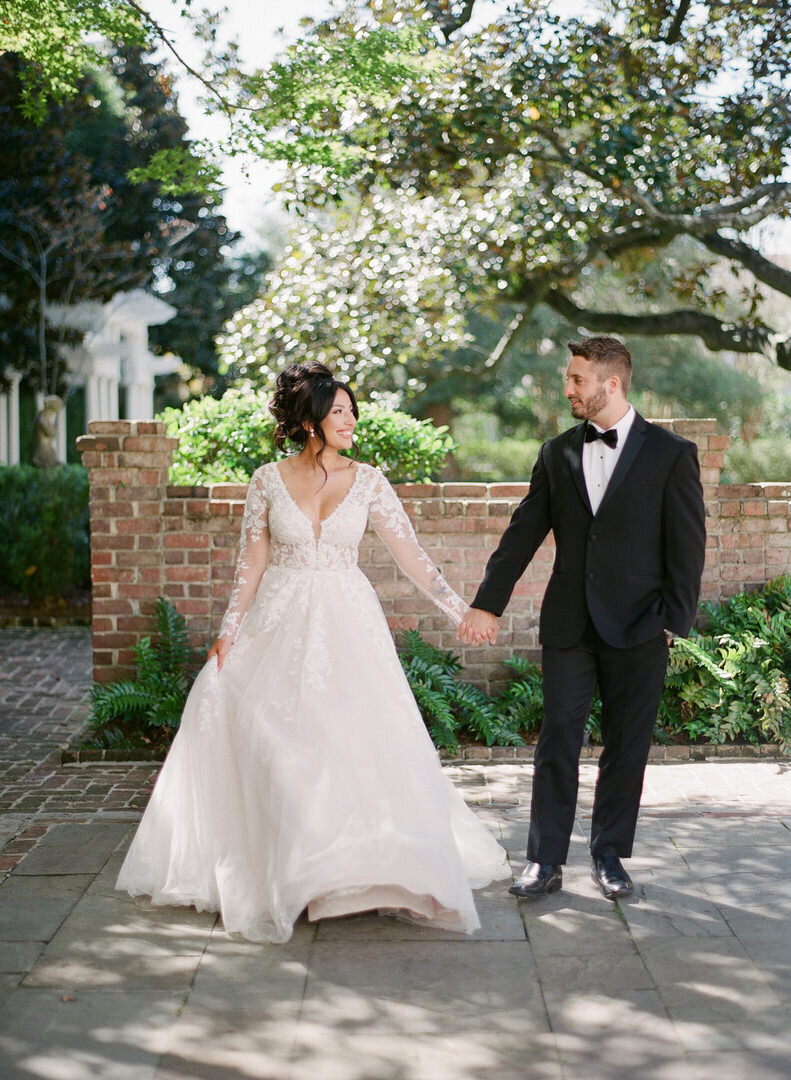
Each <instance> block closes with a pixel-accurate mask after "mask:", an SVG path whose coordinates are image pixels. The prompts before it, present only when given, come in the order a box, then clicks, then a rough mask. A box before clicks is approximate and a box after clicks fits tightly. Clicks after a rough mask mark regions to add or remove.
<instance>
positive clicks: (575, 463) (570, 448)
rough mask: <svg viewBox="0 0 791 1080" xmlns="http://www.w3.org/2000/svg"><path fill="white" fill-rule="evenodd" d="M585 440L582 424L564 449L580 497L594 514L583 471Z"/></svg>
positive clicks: (575, 429) (571, 434) (573, 430)
mask: <svg viewBox="0 0 791 1080" xmlns="http://www.w3.org/2000/svg"><path fill="white" fill-rule="evenodd" d="M584 442H585V425H584V424H580V425H579V426H578V427H575V428H572V429H571V431H570V432H569V438H568V441H567V442H566V445H565V447H564V448H563V449H564V453H565V455H566V461H567V462H568V466H569V469H570V470H571V475H572V477H573V479H574V483H575V484H576V485H577V491H579V493H580V498H581V499H582V501H583V503H584V504H585V506H586V508H587V510H588V512H589V513H591V514H592V513H593V510H592V509H591V504H590V499H589V498H588V487H587V485H586V483H585V476H584V474H583V472H582V447H583V443H584ZM625 452H626V447H624V453H625Z"/></svg>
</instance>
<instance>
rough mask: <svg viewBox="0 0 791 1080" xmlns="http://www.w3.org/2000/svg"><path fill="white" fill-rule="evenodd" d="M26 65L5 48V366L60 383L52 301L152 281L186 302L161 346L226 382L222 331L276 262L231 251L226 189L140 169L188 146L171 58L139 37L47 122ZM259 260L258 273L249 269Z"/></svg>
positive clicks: (94, 296)
mask: <svg viewBox="0 0 791 1080" xmlns="http://www.w3.org/2000/svg"><path fill="white" fill-rule="evenodd" d="M28 68H29V63H27V62H25V61H22V60H21V59H19V58H18V57H15V56H13V55H10V54H7V55H5V56H3V57H0V117H1V118H2V120H3V131H4V139H3V142H2V144H1V145H0V196H1V198H0V222H2V223H3V225H4V229H3V235H2V238H1V239H0V294H2V295H3V296H4V297H5V301H4V302H5V305H6V307H7V309H8V310H7V311H6V312H5V314H4V316H3V318H2V320H0V340H2V343H3V345H4V348H3V355H2V360H1V361H0V366H3V365H8V366H13V367H14V368H16V369H17V370H21V371H22V372H24V373H27V374H29V376H30V377H31V379H32V382H33V383H34V384H35V385H36V386H38V387H41V388H42V389H45V390H46V391H49V392H55V391H56V390H58V391H60V390H62V389H63V387H62V385H61V383H62V376H63V366H62V361H61V359H60V351H59V349H58V344H59V339H61V338H62V337H63V332H62V331H54V330H53V329H52V328H47V327H46V326H45V320H44V308H45V305H46V304H47V303H49V304H53V303H59V304H70V303H75V302H78V301H81V300H86V299H91V300H99V301H102V300H105V299H107V298H108V297H109V296H111V295H112V294H113V293H114V292H117V291H118V290H121V289H124V288H131V287H135V286H144V287H149V288H153V289H155V290H157V291H158V292H159V293H160V294H161V295H163V296H164V297H165V298H166V299H167V300H168V302H169V303H171V304H172V305H173V306H174V307H175V308H176V309H177V311H178V318H176V319H174V320H172V321H171V322H170V323H166V324H164V325H163V326H161V327H158V328H156V331H155V332H154V333H152V346H153V348H154V350H155V351H159V352H165V351H172V352H176V353H178V354H179V355H181V356H182V357H183V358H184V360H185V362H186V363H188V364H189V365H190V366H191V367H192V368H193V369H194V370H196V371H200V372H202V373H204V374H206V375H208V376H209V377H210V380H213V381H214V382H216V381H217V379H218V378H219V376H218V373H217V353H216V347H215V344H214V338H215V336H216V334H217V332H218V331H219V329H220V328H221V327H222V325H223V322H224V321H225V320H226V319H227V318H228V316H229V315H230V314H231V313H232V312H233V311H234V310H236V308H238V307H239V306H240V303H244V302H245V301H246V300H248V299H249V298H250V297H251V295H252V294H253V291H254V289H255V288H256V287H257V286H259V285H260V282H261V279H262V278H263V275H264V273H265V270H266V268H267V265H268V264H267V261H266V259H264V258H262V257H260V256H259V257H258V258H257V259H255V258H252V257H246V258H245V259H244V260H243V261H242V262H240V263H238V265H237V262H235V261H234V260H233V259H232V258H231V257H230V249H231V245H232V244H233V243H234V242H235V240H236V239H237V234H234V233H232V232H231V231H230V230H229V229H228V227H227V224H226V221H225V218H224V216H223V215H222V213H221V212H220V205H219V203H220V199H219V196H218V195H217V194H214V193H211V192H206V193H187V194H185V195H182V196H178V197H177V196H174V195H172V194H167V193H166V192H165V191H164V190H163V185H162V183H161V182H160V181H157V180H153V179H148V180H142V181H140V182H135V181H134V180H133V179H132V178H131V176H130V174H131V173H132V172H133V170H134V169H135V168H136V167H143V166H146V165H147V164H148V162H149V161H150V159H151V156H152V155H153V154H155V153H157V152H159V151H161V150H167V149H168V148H176V149H178V148H181V147H185V146H186V147H188V146H189V139H188V132H187V123H186V121H185V120H184V118H183V116H182V115H181V114H180V112H179V109H178V101H177V98H176V95H175V94H174V92H173V88H172V85H171V81H170V78H169V76H168V73H167V70H166V68H165V66H164V65H163V64H162V63H161V62H155V61H154V60H152V59H151V57H148V56H146V55H145V54H144V53H143V52H142V51H141V49H140V47H138V46H122V47H119V48H118V49H116V50H115V51H114V52H113V54H112V56H111V57H110V58H109V60H105V63H104V66H103V67H101V68H96V69H92V70H91V71H90V72H89V73H87V74H85V75H83V76H82V78H81V79H80V83H79V87H78V90H79V92H78V93H76V94H74V95H72V96H70V97H68V98H67V99H66V100H65V101H64V102H63V104H50V105H49V106H48V109H47V111H46V112H45V114H44V117H43V119H40V120H31V119H27V118H26V117H25V115H24V110H23V109H22V108H21V107H20V104H21V101H22V99H23V90H24V86H25V79H24V74H25V72H26V71H27V70H28ZM253 268H254V269H255V276H254V280H253V277H252V276H251V273H249V272H248V273H245V271H252V270H253ZM240 290H241V295H240Z"/></svg>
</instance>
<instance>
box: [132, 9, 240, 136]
mask: <svg viewBox="0 0 791 1080" xmlns="http://www.w3.org/2000/svg"><path fill="white" fill-rule="evenodd" d="M123 2H124V3H125V4H126V5H127V7H130V8H132V10H133V11H136V12H137V14H138V15H139V16H140V18H141V19H143V21H144V22H145V23H147V24H148V26H150V27H151V29H152V30H153V31H154V33H155V34H156V36H157V37H158V38H159V40H160V41H161V42H162V44H163V45H164V46H165V48H166V49H169V50H170V52H171V53H172V54H173V56H174V57H175V58H176V60H177V61H178V63H179V64H180V65H181V66H182V67H183V68H184V70H185V71H186V72H187V73H188V74H190V75H192V77H193V78H195V79H197V80H198V82H200V83H202V84H203V86H205V87H206V89H207V90H208V91H209V93H210V94H211V95H212V97H214V98H216V99H217V101H218V102H219V103H220V106H221V108H222V110H223V112H224V113H225V114H226V116H227V117H228V119H229V120H231V119H232V114H233V107H232V106H231V104H230V103H229V102H228V101H227V100H226V99H225V98H224V97H223V96H222V94H221V93H220V91H219V90H218V89H217V87H216V86H215V85H214V83H212V82H211V81H210V80H209V79H207V78H206V76H205V75H201V73H200V72H199V71H198V70H197V69H196V68H194V67H192V66H191V65H190V64H188V63H187V61H186V60H185V59H184V57H183V56H182V55H181V53H179V52H178V50H177V49H176V46H175V45H174V44H173V42H172V41H171V40H170V38H169V37H168V34H167V31H166V30H165V28H164V27H163V26H160V24H159V23H158V22H157V21H156V19H155V18H154V17H153V16H152V15H151V14H150V13H149V12H148V11H146V9H145V8H144V7H142V6H141V5H140V4H138V3H137V2H136V0H123Z"/></svg>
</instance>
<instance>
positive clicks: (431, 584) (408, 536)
mask: <svg viewBox="0 0 791 1080" xmlns="http://www.w3.org/2000/svg"><path fill="white" fill-rule="evenodd" d="M368 520H369V521H370V523H371V525H373V527H374V529H375V530H376V534H377V536H379V538H380V539H381V540H382V541H383V542H384V543H385V544H386V545H387V548H388V549H389V551H390V553H391V554H392V556H393V558H394V559H395V561H396V562H397V563H398V566H399V568H400V569H401V570H402V571H403V572H404V573H405V574H406V576H407V577H408V578H410V580H411V581H413V582H414V583H415V585H417V587H418V588H419V589H420V591H421V592H423V593H425V594H426V596H428V598H429V599H430V600H431V601H433V603H434V604H436V605H437V607H438V608H439V609H440V610H441V611H444V612H445V614H446V615H447V616H448V617H449V618H450V619H452V620H453V622H454V623H456V624H457V625H458V623H460V622H461V620H462V618H463V617H464V615H465V614H466V612H467V604H465V603H464V601H463V600H462V598H461V597H460V596H459V595H458V593H456V592H454V591H453V589H452V588H451V587H450V585H448V583H447V581H445V579H444V577H443V576H442V574H441V573H440V571H439V570H438V569H437V567H436V566H435V565H434V563H433V562H432V561H431V559H430V558H429V557H428V555H427V554H426V553H425V551H424V550H423V548H422V547H421V546H420V544H419V542H418V539H417V536H416V535H415V530H414V529H413V528H412V522H411V521H410V520H409V517H408V516H407V513H406V511H405V510H404V508H403V506H402V505H401V502H400V500H399V498H398V496H397V495H396V493H395V491H394V490H393V488H392V487H391V486H390V484H389V483H388V482H387V480H386V479H385V477H384V476H383V474H382V473H379V472H377V475H376V478H375V481H374V486H373V493H372V497H371V502H370V504H369V507H368Z"/></svg>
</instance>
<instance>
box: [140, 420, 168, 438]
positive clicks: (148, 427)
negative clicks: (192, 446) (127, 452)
mask: <svg viewBox="0 0 791 1080" xmlns="http://www.w3.org/2000/svg"><path fill="white" fill-rule="evenodd" d="M133 431H136V432H137V434H138V435H164V434H165V433H166V432H167V424H166V423H165V421H164V420H135V421H134V423H133Z"/></svg>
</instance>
